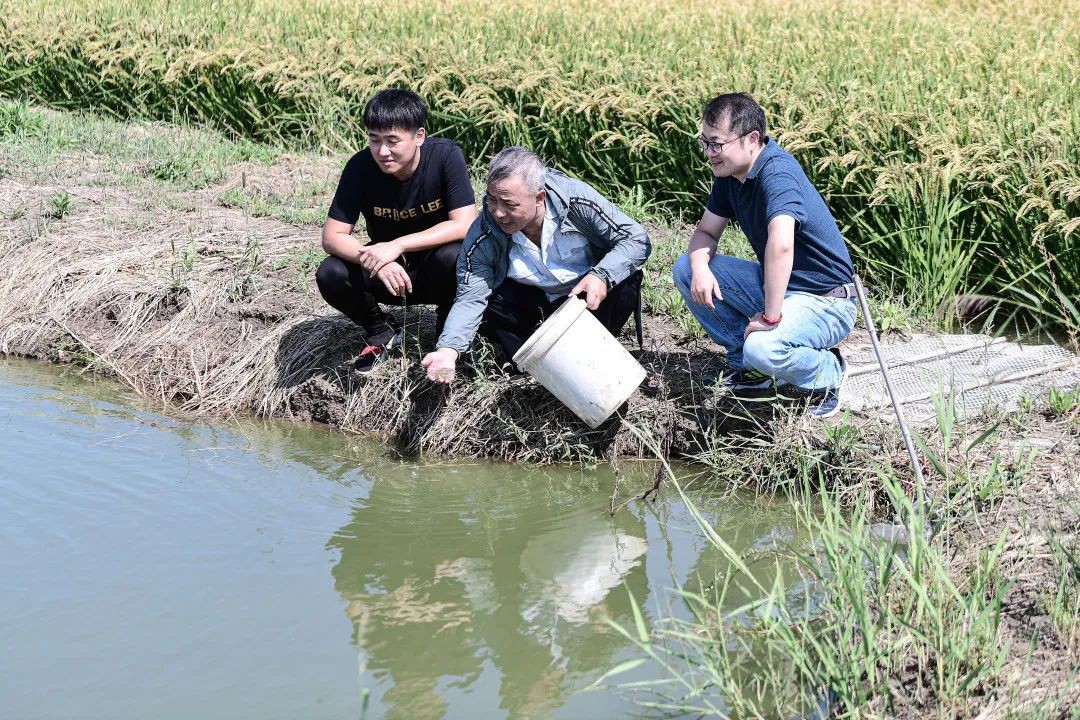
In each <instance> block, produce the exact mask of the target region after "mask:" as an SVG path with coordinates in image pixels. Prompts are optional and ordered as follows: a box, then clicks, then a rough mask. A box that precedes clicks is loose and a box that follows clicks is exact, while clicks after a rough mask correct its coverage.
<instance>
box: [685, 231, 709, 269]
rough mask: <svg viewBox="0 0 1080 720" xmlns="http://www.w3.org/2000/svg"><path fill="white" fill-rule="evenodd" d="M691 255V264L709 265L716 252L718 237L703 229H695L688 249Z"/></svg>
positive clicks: (693, 265) (692, 265) (688, 253)
mask: <svg viewBox="0 0 1080 720" xmlns="http://www.w3.org/2000/svg"><path fill="white" fill-rule="evenodd" d="M686 253H687V255H689V256H690V266H691V267H695V266H699V267H707V266H708V264H709V261H710V260H712V258H713V255H715V254H716V238H714V237H711V236H710V235H709V234H708V233H707V232H705V231H703V230H695V231H694V234H693V235H691V236H690V245H689V247H687V249H686Z"/></svg>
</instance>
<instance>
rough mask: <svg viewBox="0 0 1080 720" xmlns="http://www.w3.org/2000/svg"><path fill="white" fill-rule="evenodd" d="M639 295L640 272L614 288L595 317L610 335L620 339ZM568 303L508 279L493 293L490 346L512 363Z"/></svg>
mask: <svg viewBox="0 0 1080 720" xmlns="http://www.w3.org/2000/svg"><path fill="white" fill-rule="evenodd" d="M639 294H641V271H640V270H639V271H637V272H636V273H634V274H633V275H631V276H630V277H628V278H626V279H625V280H623V281H622V282H621V283H619V284H618V285H616V286H615V287H613V288H611V291H610V292H608V294H607V296H606V297H605V298H604V300H603V301H602V302H601V303H600V307H598V308H596V310H593V311H592V314H593V315H595V316H596V319H597V320H599V321H600V323H601V324H602V325H603V326H604V327H606V328H607V329H608V332H610V333H611V334H612V335H614V336H615V337H618V336H619V334H620V333H621V332H622V329H623V326H625V325H626V321H627V320H629V319H630V316H631V315H633V314H634V310H635V309H636V308H637V303H638V295H639ZM565 301H566V298H565V297H561V298H558V299H557V300H555V301H554V302H551V301H549V300H548V299H547V294H546V293H545V292H544V291H543V290H541V289H540V288H538V287H534V286H532V285H523V284H521V283H519V282H515V281H514V280H511V279H509V278H507V279H506V280H505V281H503V284H502V285H500V286H499V287H497V288H495V291H494V292H493V293H491V298H490V299H489V300H488V306H487V310H486V311H485V312H484V324H483V325H482V327H481V332H482V333H483V334H484V337H486V338H488V339H489V340H490V341H491V342H493V343H496V344H498V345H499V346H500V347H501V348H502V349H503V352H505V353H506V359H507V360H510V359H512V358H513V357H514V353H516V352H517V351H518V350H519V349H520V348H521V346H522V345H524V344H525V341H526V340H528V339H529V336H530V335H532V334H533V331H535V330H536V328H538V327H540V323H542V322H543V321H544V319H545V318H547V317H548V316H549V315H551V313H553V312H555V310H556V309H557V308H558V307H559V306H560V305H562V304H563V302H565Z"/></svg>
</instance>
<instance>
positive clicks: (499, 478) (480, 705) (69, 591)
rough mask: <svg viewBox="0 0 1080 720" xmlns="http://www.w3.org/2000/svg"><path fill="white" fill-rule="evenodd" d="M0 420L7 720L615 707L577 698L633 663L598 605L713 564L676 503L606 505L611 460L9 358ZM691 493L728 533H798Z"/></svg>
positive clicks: (628, 617)
mask: <svg viewBox="0 0 1080 720" xmlns="http://www.w3.org/2000/svg"><path fill="white" fill-rule="evenodd" d="M0 433H2V438H3V439H2V441H0V508H2V518H3V522H2V523H0V578H2V581H3V590H2V591H0V646H2V647H3V652H0V716H3V717H10V718H23V719H30V718H82V719H90V718H109V719H110V720H118V719H121V718H146V717H154V718H194V717H198V718H230V719H236V718H260V719H264V718H358V717H361V715H362V705H363V704H364V703H365V702H366V704H367V712H366V714H367V717H371V718H383V717H386V718H441V717H448V718H504V717H561V718H582V717H591V718H606V717H621V716H623V715H625V714H626V713H629V712H631V711H632V710H633V707H632V705H631V704H630V701H629V700H628V699H627V698H625V697H624V696H622V695H621V694H619V693H615V692H606V691H602V692H588V693H582V692H580V690H581V689H582V688H584V687H585V686H587V685H589V684H590V683H592V682H593V681H594V680H596V679H597V678H598V677H599V676H600V675H602V674H603V672H604V671H605V670H607V669H610V668H611V667H613V666H614V665H616V664H617V663H619V662H621V661H623V660H626V659H628V658H632V657H636V653H635V650H634V648H633V647H632V646H630V645H629V643H628V642H627V641H626V640H625V639H624V638H623V637H622V636H620V635H619V634H617V633H615V632H613V631H612V630H611V629H610V628H609V627H608V626H607V625H606V624H605V623H604V618H613V619H615V620H616V621H618V622H621V623H623V624H624V625H628V626H630V625H632V623H633V619H632V617H633V616H632V614H631V610H630V605H629V603H628V600H627V589H629V591H630V592H632V593H633V594H634V596H635V597H637V598H638V600H639V601H640V602H642V604H643V606H644V608H645V610H646V615H647V620H648V621H649V622H652V621H653V620H655V618H656V617H657V616H658V615H659V614H661V613H668V612H674V613H676V614H678V613H685V609H684V608H681V607H680V606H679V605H678V604H677V603H676V602H675V600H674V598H673V596H672V594H671V592H670V588H671V587H673V586H674V585H675V584H677V583H683V582H687V583H689V584H690V585H693V584H694V583H695V582H696V580H695V578H696V577H697V576H699V575H700V576H703V577H710V578H711V577H713V573H714V571H715V570H716V568H717V567H718V558H716V557H715V556H714V555H712V554H711V553H710V552H708V551H707V550H706V548H705V544H704V543H703V542H702V541H701V540H700V538H699V535H698V534H697V532H695V530H694V528H693V523H692V521H691V518H690V517H689V516H688V514H687V511H686V508H684V507H683V506H681V505H680V504H679V503H678V502H676V501H675V500H674V499H673V498H671V497H664V496H662V497H661V498H660V500H659V501H658V502H656V503H655V504H647V505H643V506H642V505H632V506H630V507H629V508H627V509H626V510H624V511H622V512H620V513H619V514H618V515H617V516H616V518H615V519H611V518H610V517H609V515H608V512H607V507H608V498H609V495H610V492H611V483H612V478H611V475H610V473H609V472H607V471H603V470H597V471H581V470H571V469H543V470H537V469H528V468H522V467H511V466H505V465H496V464H487V463H437V462H431V463H425V464H413V463H408V462H401V461H399V460H395V459H393V458H391V457H389V456H388V455H387V454H386V452H385V451H384V450H383V449H382V448H381V447H380V446H378V445H373V444H372V445H362V446H359V447H358V446H357V444H356V441H355V440H353V439H350V438H347V437H343V436H341V435H339V434H335V433H332V432H329V431H327V430H325V429H322V428H315V427H311V428H309V427H296V426H290V425H284V424H274V425H268V424H253V423H235V422H234V423H226V424H220V425H208V424H195V423H189V422H182V421H178V420H175V419H169V418H166V417H163V416H161V415H158V414H155V413H154V412H152V411H150V410H148V409H146V408H145V406H144V405H142V404H141V403H140V401H139V400H138V399H137V398H134V397H131V396H130V395H128V394H127V393H125V392H124V391H123V390H121V389H119V388H117V386H115V385H113V384H111V383H107V382H104V381H95V380H90V379H86V378H80V377H77V376H74V375H73V374H72V373H70V372H67V373H65V372H64V371H62V370H59V369H56V368H52V367H46V366H41V365H37V364H31V363H24V362H17V361H0ZM649 471H650V469H649V468H643V469H642V470H641V471H640V472H639V473H638V477H634V473H633V472H631V473H630V477H628V478H627V479H626V481H625V482H626V483H628V484H634V483H637V484H641V485H643V484H645V482H646V475H647V474H648V472H649ZM701 500H702V503H703V506H704V507H705V509H706V512H707V514H708V516H709V517H710V518H711V519H712V520H713V521H714V522H715V523H716V525H717V527H718V529H719V530H720V532H721V533H722V534H723V535H724V537H725V538H726V539H727V540H728V542H729V543H731V544H732V545H734V546H735V547H736V548H747V547H750V546H757V547H764V546H767V545H768V544H770V543H772V542H774V541H775V540H777V539H786V538H789V537H790V536H791V534H792V533H793V532H795V531H794V530H793V529H792V518H790V517H788V516H786V515H785V514H784V513H783V512H781V511H780V510H778V509H776V508H773V507H770V506H768V505H767V504H763V503H761V502H758V501H754V500H751V499H745V500H741V499H736V500H728V501H724V502H723V503H719V502H712V501H709V500H708V498H701ZM720 569H721V570H723V568H722V567H721V568H720ZM765 579H766V580H767V579H768V578H765ZM657 672H658V671H657V670H656V669H655V668H650V667H649V666H642V667H640V668H638V669H637V670H635V671H634V674H633V675H629V676H627V678H628V679H645V678H648V677H650V676H656V674H657ZM365 697H366V700H364V699H363V698H365Z"/></svg>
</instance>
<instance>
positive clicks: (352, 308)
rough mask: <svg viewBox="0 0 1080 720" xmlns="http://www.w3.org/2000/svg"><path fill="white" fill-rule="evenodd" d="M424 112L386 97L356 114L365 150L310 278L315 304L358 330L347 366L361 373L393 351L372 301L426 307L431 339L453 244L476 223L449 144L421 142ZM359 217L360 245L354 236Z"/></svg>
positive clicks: (346, 176) (405, 100) (417, 103)
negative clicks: (357, 347)
mask: <svg viewBox="0 0 1080 720" xmlns="http://www.w3.org/2000/svg"><path fill="white" fill-rule="evenodd" d="M427 112H428V111H427V106H426V105H425V104H424V101H423V100H421V99H420V97H419V96H418V95H416V94H415V93H412V92H409V91H408V90H399V89H388V90H382V91H380V92H378V93H376V94H375V95H374V96H373V97H372V98H371V100H369V101H368V103H367V105H366V106H365V107H364V125H365V127H366V128H367V134H368V147H367V148H365V149H364V150H361V151H360V152H358V153H356V154H355V155H353V156H352V158H351V159H350V160H349V162H348V163H346V165H345V170H344V171H343V172H342V173H341V180H340V182H339V183H338V188H337V192H336V193H335V194H334V200H333V203H332V204H331V205H330V211H329V213H328V217H327V220H326V225H325V226H323V231H322V246H323V249H324V250H325V251H326V252H327V253H329V254H330V257H328V258H327V259H326V260H324V261H323V263H322V264H321V265H320V266H319V269H318V270H317V271H316V273H315V281H316V283H317V284H318V286H319V292H320V293H322V296H323V298H324V299H325V300H326V302H327V303H329V304H330V305H331V306H333V307H334V308H336V309H338V310H340V311H341V312H343V313H344V314H345V315H347V316H348V317H349V318H351V319H352V320H353V322H355V323H356V324H357V325H360V326H361V327H362V328H364V333H365V336H366V345H365V347H364V348H363V349H362V350H361V352H360V354H359V356H358V357H357V358H356V362H355V367H356V368H357V369H358V370H360V371H362V372H368V371H370V370H371V369H372V368H374V367H375V366H376V365H378V364H379V363H380V362H382V361H383V360H384V359H385V358H386V355H387V353H388V352H389V351H390V350H393V349H394V348H395V347H397V346H398V345H400V344H401V340H402V333H401V329H400V328H399V327H397V324H396V323H394V322H393V320H392V319H391V318H388V317H387V316H386V315H385V314H384V313H383V312H382V310H381V309H380V308H379V303H380V302H383V303H387V304H395V305H404V304H413V305H420V304H434V305H435V306H436V332H441V331H442V325H443V322H444V321H445V320H446V315H447V313H448V312H449V311H450V307H451V306H452V305H453V303H454V294H455V291H456V288H457V276H456V268H457V257H458V252H459V251H460V250H461V241H462V240H463V239H464V237H465V234H466V233H467V232H468V230H469V226H470V225H472V222H473V220H474V219H475V218H476V204H475V203H476V199H475V197H474V195H473V189H472V184H471V183H470V182H469V173H468V170H467V169H466V167H465V156H464V155H463V154H462V152H461V148H460V147H458V146H457V144H456V143H454V142H452V141H450V140H445V139H443V138H436V137H427V134H426V131H425V129H424V126H425V125H426V124H427ZM361 215H363V216H364V222H365V224H366V226H367V235H368V237H369V238H370V240H369V242H368V243H367V244H366V245H365V244H361V242H360V241H359V240H358V239H357V238H355V237H353V235H352V231H353V228H354V227H355V226H356V222H357V221H358V220H359V219H360V216H361Z"/></svg>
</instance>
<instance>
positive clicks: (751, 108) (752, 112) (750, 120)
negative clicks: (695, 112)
mask: <svg viewBox="0 0 1080 720" xmlns="http://www.w3.org/2000/svg"><path fill="white" fill-rule="evenodd" d="M702 119H703V120H704V121H705V122H706V123H707V124H709V125H715V126H719V125H720V122H721V121H722V120H724V119H726V120H727V121H728V126H729V127H730V129H731V132H733V133H735V135H736V136H739V137H741V136H743V135H749V134H750V133H752V132H754V131H755V130H757V131H758V136H759V137H760V138H761V142H765V111H764V110H762V109H761V106H760V105H758V104H757V103H756V102H755V101H754V98H753V97H751V96H750V95H749V94H748V93H727V94H726V95H717V96H716V97H714V98H713V99H712V100H710V101H709V102H707V103H705V110H704V111H703V112H702Z"/></svg>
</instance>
